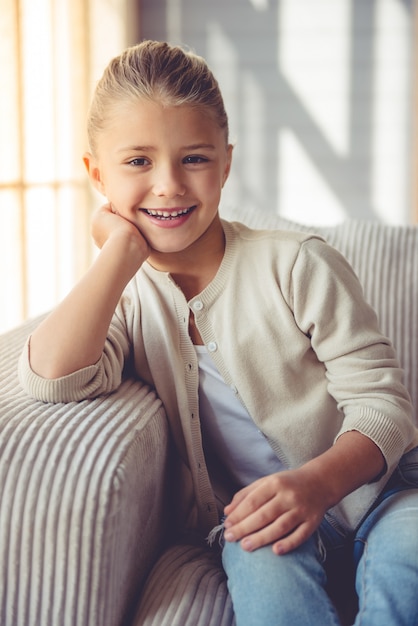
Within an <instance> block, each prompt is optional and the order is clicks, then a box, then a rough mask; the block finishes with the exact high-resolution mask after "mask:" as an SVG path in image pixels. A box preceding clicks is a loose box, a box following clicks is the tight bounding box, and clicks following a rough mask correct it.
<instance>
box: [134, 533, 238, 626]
mask: <svg viewBox="0 0 418 626" xmlns="http://www.w3.org/2000/svg"><path fill="white" fill-rule="evenodd" d="M233 624H235V619H234V614H233V610H232V603H231V599H230V597H229V594H228V590H227V586H226V578H225V574H224V572H223V569H222V567H221V563H220V556H219V554H217V552H216V551H214V550H211V549H209V548H207V547H205V546H204V545H194V544H187V543H179V544H176V545H173V546H171V547H170V548H168V549H167V550H166V551H165V552H164V553H163V554H162V556H161V557H160V559H159V560H158V561H157V563H156V564H155V566H154V568H153V570H152V571H151V574H150V576H149V577H148V580H147V582H146V585H145V587H144V590H143V593H142V597H141V600H140V604H139V609H138V612H137V615H136V618H135V620H134V622H133V626H232V625H233Z"/></svg>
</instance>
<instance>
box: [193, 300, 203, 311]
mask: <svg viewBox="0 0 418 626" xmlns="http://www.w3.org/2000/svg"><path fill="white" fill-rule="evenodd" d="M193 309H194V310H195V311H201V310H202V309H203V302H202V301H201V300H195V302H193Z"/></svg>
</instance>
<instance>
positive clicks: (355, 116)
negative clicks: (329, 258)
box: [138, 0, 413, 224]
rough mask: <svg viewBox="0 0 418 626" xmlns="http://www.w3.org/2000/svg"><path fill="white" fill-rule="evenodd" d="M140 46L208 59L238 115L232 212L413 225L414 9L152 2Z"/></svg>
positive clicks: (297, 0) (339, 1)
mask: <svg viewBox="0 0 418 626" xmlns="http://www.w3.org/2000/svg"><path fill="white" fill-rule="evenodd" d="M140 7H141V11H140V31H139V33H138V39H139V38H155V39H167V40H169V41H171V42H172V43H182V44H186V45H188V46H190V47H191V48H192V49H194V50H195V51H196V52H197V53H199V54H202V55H203V56H204V57H205V58H206V59H207V61H208V62H209V64H210V66H211V67H212V69H213V70H214V72H215V75H216V76H217V77H218V79H219V82H220V84H221V88H222V90H223V93H224V97H225V102H226V106H227V110H228V113H229V116H230V124H231V129H232V139H233V141H234V142H235V143H236V147H235V161H234V167H233V172H232V176H231V179H230V180H229V182H228V184H227V187H226V190H225V196H224V203H227V204H232V205H234V206H237V205H245V206H254V207H256V208H260V210H266V211H272V212H276V213H280V214H281V215H283V216H285V217H288V218H290V219H295V220H298V221H301V222H310V223H312V224H334V223H338V222H340V221H342V220H343V219H344V218H345V217H347V216H351V217H361V218H365V219H372V220H382V221H385V222H388V223H398V224H402V223H407V222H408V221H410V220H411V219H412V214H413V209H412V171H411V169H412V166H411V163H412V153H413V146H412V136H413V123H412V95H413V94H412V79H413V58H412V57H413V45H412V44H413V28H412V25H413V0H404V1H402V0H228V1H227V2H225V0H210V2H209V1H208V0H165V1H164V0H161V1H160V0H158V1H155V0H142V2H141V3H140Z"/></svg>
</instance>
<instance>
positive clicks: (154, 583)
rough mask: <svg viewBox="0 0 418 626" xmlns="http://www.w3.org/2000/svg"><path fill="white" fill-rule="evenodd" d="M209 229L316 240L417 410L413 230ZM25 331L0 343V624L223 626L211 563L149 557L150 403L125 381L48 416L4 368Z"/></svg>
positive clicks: (152, 532)
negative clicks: (368, 316) (350, 277)
mask: <svg viewBox="0 0 418 626" xmlns="http://www.w3.org/2000/svg"><path fill="white" fill-rule="evenodd" d="M222 217H224V218H226V219H232V220H234V219H236V220H239V221H243V222H244V223H246V224H248V225H250V226H253V227H256V228H257V227H259V228H266V227H271V228H277V227H279V228H298V229H301V230H308V231H310V232H318V233H319V234H322V235H323V236H324V237H325V238H326V239H327V241H328V242H329V243H330V244H331V245H334V246H335V247H336V248H338V249H339V250H340V251H341V252H342V253H343V254H344V255H345V256H346V258H347V259H348V260H349V261H350V262H351V264H352V265H353V267H354V269H355V271H356V272H357V274H358V276H359V278H360V281H361V283H362V284H363V287H364V290H365V294H366V298H367V299H368V301H369V302H370V303H371V304H372V305H373V306H374V308H375V309H376V310H377V312H378V315H379V318H380V321H381V327H382V331H383V332H384V333H385V334H386V335H387V336H389V337H390V339H391V340H392V342H393V344H394V346H395V348H396V349H397V352H398V356H399V359H400V362H401V365H402V367H403V368H404V370H405V383H406V385H407V387H408V389H409V391H410V393H411V397H412V400H413V403H414V406H415V407H416V406H417V401H418V397H417V395H418V388H417V380H418V363H417V360H418V341H417V339H418V229H417V228H416V227H413V226H411V227H393V226H387V225H382V224H379V223H374V222H362V221H347V222H345V223H343V224H341V225H339V226H336V227H332V228H308V227H304V226H301V225H296V224H293V223H291V222H288V221H287V220H283V219H281V218H280V217H277V216H275V215H272V214H268V213H263V212H259V213H256V212H246V213H244V212H242V211H238V210H230V211H224V212H223V213H222ZM37 323H38V320H33V321H30V322H27V323H26V324H24V325H22V326H20V327H18V328H16V329H15V330H13V331H10V332H9V333H6V334H5V335H3V336H1V337H0V524H1V526H0V567H1V581H2V584H1V585H0V624H1V625H2V626H39V625H42V626H142V625H145V626H185V625H187V626H232V624H233V613H232V608H231V603H230V599H229V596H228V594H227V590H226V583H225V577H224V575H223V572H222V570H221V568H220V565H219V562H218V559H217V558H216V557H215V556H214V555H211V554H209V553H208V552H207V550H205V549H204V548H203V547H202V546H199V545H195V544H193V543H192V544H189V545H188V544H184V543H178V544H176V545H174V546H170V547H169V548H167V549H166V550H165V551H163V553H162V555H161V556H160V557H159V558H158V555H159V553H160V552H161V551H162V550H163V547H164V542H165V538H166V536H167V534H166V529H167V526H169V524H170V510H169V509H168V507H167V504H168V497H169V487H168V485H169V477H170V476H169V472H170V467H169V458H170V440H169V435H168V432H167V425H166V421H165V416H164V411H163V408H162V406H161V403H160V401H159V400H158V399H157V398H156V397H155V395H154V394H153V392H152V391H150V390H149V389H148V388H146V387H144V386H142V385H141V384H140V383H139V382H137V381H133V380H129V379H128V380H126V381H124V383H123V384H122V387H121V388H120V389H119V390H118V391H117V392H116V393H114V394H112V395H110V396H107V397H103V398H99V399H97V400H89V401H82V402H80V403H69V404H65V405H64V404H56V405H52V404H44V403H41V402H37V401H34V400H33V399H31V398H29V397H27V396H26V395H25V394H24V393H23V391H21V390H20V388H19V384H18V381H17V373H16V364H17V359H18V357H19V355H20V352H21V350H22V347H23V344H24V341H25V339H26V338H27V336H28V334H29V333H30V331H31V329H32V328H33V327H34V326H35V325H36V324H37ZM152 566H154V568H153V570H152V571H151V568H152ZM150 571H151V574H150V575H148V574H149V572H150ZM135 606H137V608H136V609H135Z"/></svg>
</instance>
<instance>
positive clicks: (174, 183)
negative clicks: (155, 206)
mask: <svg viewBox="0 0 418 626" xmlns="http://www.w3.org/2000/svg"><path fill="white" fill-rule="evenodd" d="M154 175H155V180H154V185H153V192H154V194H155V195H156V196H159V197H165V198H175V197H176V196H183V195H184V193H185V190H186V189H185V184H184V181H183V180H182V174H181V171H180V168H179V167H177V166H176V165H173V164H171V163H167V164H164V165H161V166H160V167H158V168H157V169H156V170H155V174H154Z"/></svg>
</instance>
